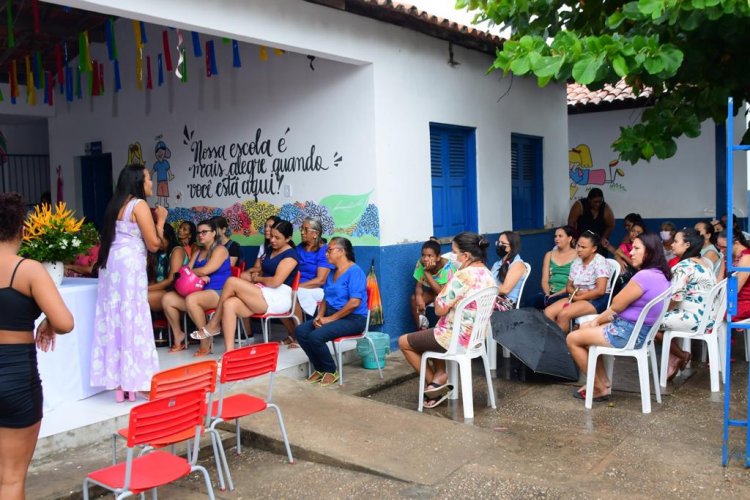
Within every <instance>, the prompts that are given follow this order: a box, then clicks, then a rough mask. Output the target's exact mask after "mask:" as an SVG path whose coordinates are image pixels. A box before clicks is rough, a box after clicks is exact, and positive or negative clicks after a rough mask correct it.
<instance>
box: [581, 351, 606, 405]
mask: <svg viewBox="0 0 750 500" xmlns="http://www.w3.org/2000/svg"><path fill="white" fill-rule="evenodd" d="M598 357H599V351H598V349H597V348H596V347H589V362H588V366H587V367H586V401H585V402H584V407H585V408H586V409H587V410H590V409H591V407H592V406H593V404H594V378H596V359H597V358H598ZM602 362H604V360H602ZM610 380H611V379H610Z"/></svg>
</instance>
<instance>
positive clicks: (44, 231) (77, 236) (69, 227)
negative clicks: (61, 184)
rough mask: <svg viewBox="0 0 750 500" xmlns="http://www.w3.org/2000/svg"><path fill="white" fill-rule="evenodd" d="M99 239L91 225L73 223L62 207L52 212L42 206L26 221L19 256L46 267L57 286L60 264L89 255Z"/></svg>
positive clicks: (65, 209)
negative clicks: (87, 252)
mask: <svg viewBox="0 0 750 500" xmlns="http://www.w3.org/2000/svg"><path fill="white" fill-rule="evenodd" d="M98 239H99V235H98V234H97V232H96V229H95V228H94V226H93V224H91V223H84V219H76V218H75V217H74V215H73V212H72V211H71V210H69V209H67V208H66V206H65V203H63V202H60V203H58V204H57V206H56V207H55V211H54V212H53V210H52V207H51V206H50V205H47V204H46V203H45V204H42V205H39V206H37V207H36V208H35V209H34V212H33V213H31V214H29V216H28V217H27V218H26V221H25V222H24V235H23V242H22V243H21V250H20V251H19V255H21V256H22V257H27V258H29V259H34V260H36V261H39V262H41V263H43V264H45V266H46V267H47V270H48V271H50V274H51V275H52V277H53V280H54V281H55V282H56V283H57V284H59V283H60V281H62V272H63V265H62V263H63V262H70V261H72V260H73V259H75V258H76V257H77V256H78V255H79V254H82V253H84V252H86V251H88V249H89V248H91V247H92V246H94V245H96V243H97V241H98ZM57 268H59V269H57ZM57 273H59V278H58V277H57V276H56V274H57Z"/></svg>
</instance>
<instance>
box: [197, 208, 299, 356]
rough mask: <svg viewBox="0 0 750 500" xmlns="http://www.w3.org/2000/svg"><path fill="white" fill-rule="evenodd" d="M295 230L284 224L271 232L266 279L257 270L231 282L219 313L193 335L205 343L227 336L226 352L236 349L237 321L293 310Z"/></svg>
mask: <svg viewBox="0 0 750 500" xmlns="http://www.w3.org/2000/svg"><path fill="white" fill-rule="evenodd" d="M293 230H294V227H293V226H292V224H291V223H290V222H289V221H285V220H280V221H279V222H277V223H276V224H274V225H273V228H272V229H271V244H270V247H269V250H270V251H269V253H268V254H266V256H265V258H264V259H263V262H262V263H261V267H260V269H261V272H262V275H259V274H258V272H257V270H255V269H250V270H247V271H245V272H243V273H242V274H241V275H240V277H239V278H229V279H228V280H227V282H226V285H225V286H224V290H223V291H222V292H221V300H219V303H218V305H217V306H216V313H215V314H214V315H213V317H212V318H211V321H209V322H208V323H207V324H206V325H205V326H204V327H203V328H198V330H196V331H194V332H193V333H191V334H190V336H191V337H192V338H194V339H198V340H200V341H201V342H204V341H205V342H211V337H214V336H216V335H219V334H220V333H222V332H223V333H224V347H225V348H226V351H227V352H228V351H231V350H232V349H234V335H235V333H236V331H237V318H238V317H239V318H247V317H249V316H252V315H254V314H266V313H268V314H280V313H284V312H287V311H289V309H291V308H292V287H291V285H292V282H293V281H294V278H295V276H296V275H297V269H298V265H297V261H298V257H297V250H296V249H295V248H294V242H293V241H292V232H293Z"/></svg>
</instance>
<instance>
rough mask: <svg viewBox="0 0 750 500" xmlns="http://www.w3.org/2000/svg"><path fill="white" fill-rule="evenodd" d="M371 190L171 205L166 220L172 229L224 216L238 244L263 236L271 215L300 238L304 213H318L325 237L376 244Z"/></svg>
mask: <svg viewBox="0 0 750 500" xmlns="http://www.w3.org/2000/svg"><path fill="white" fill-rule="evenodd" d="M370 194H371V193H365V194H361V195H343V194H336V195H331V196H327V197H325V198H323V199H322V200H320V202H319V203H315V202H314V201H305V202H300V201H298V202H295V203H285V204H284V205H281V206H276V205H274V204H272V203H269V202H267V201H255V200H248V201H244V202H237V203H234V204H233V205H231V206H229V207H227V208H224V209H221V208H217V207H209V206H196V207H192V208H172V209H170V210H169V216H168V217H167V222H168V223H170V224H172V225H173V226H174V227H175V229H177V227H179V225H180V224H181V223H182V222H184V221H192V222H194V223H196V224H197V223H198V222H200V221H202V220H204V219H207V218H209V217H214V216H217V215H221V216H223V217H226V219H227V222H228V223H229V228H230V229H231V230H232V239H233V240H235V241H237V242H238V243H240V244H241V245H260V244H262V243H263V239H264V236H263V234H262V233H261V232H260V230H262V228H263V224H264V223H265V221H266V219H268V218H269V217H270V216H272V215H276V216H278V217H281V218H282V219H284V220H288V221H289V222H291V223H292V225H293V226H294V235H293V239H294V240H295V241H297V242H299V241H300V238H301V235H300V232H299V231H300V229H301V228H302V222H303V221H304V219H305V217H312V216H314V217H318V218H319V219H320V220H321V222H322V223H323V234H324V236H325V237H327V238H330V237H332V236H344V237H346V238H349V239H350V240H351V242H352V243H353V244H354V245H359V246H378V245H379V244H380V218H379V215H378V207H377V206H376V205H375V204H373V203H369V200H370Z"/></svg>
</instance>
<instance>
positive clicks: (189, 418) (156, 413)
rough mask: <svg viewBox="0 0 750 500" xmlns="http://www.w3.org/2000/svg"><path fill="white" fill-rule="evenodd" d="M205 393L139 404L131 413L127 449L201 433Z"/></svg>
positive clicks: (181, 394)
mask: <svg viewBox="0 0 750 500" xmlns="http://www.w3.org/2000/svg"><path fill="white" fill-rule="evenodd" d="M205 411H206V393H205V391H201V390H197V391H188V392H182V393H179V394H175V395H172V396H169V397H165V398H162V399H156V400H153V401H149V402H147V403H143V404H140V405H138V406H136V407H134V408H133V409H132V410H130V421H129V424H128V447H129V448H132V447H134V446H138V445H141V444H149V443H154V442H158V441H161V440H164V439H168V438H170V437H171V436H173V435H175V434H178V433H182V432H185V431H188V430H190V429H191V428H194V429H196V436H199V435H200V432H201V431H202V430H203V416H204V414H205Z"/></svg>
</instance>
